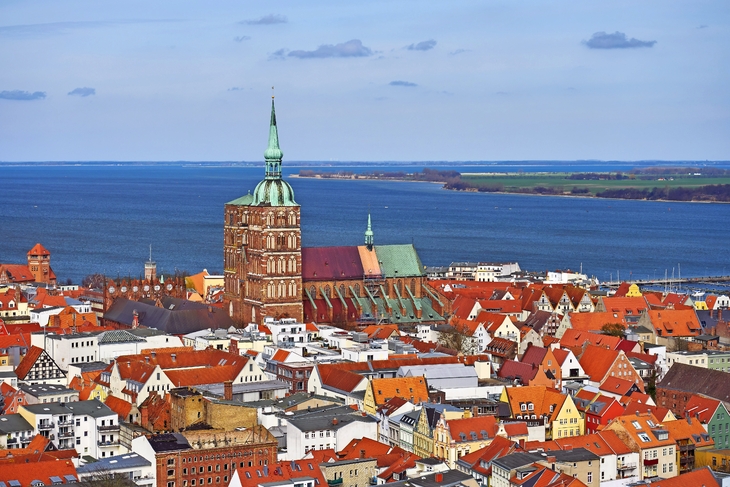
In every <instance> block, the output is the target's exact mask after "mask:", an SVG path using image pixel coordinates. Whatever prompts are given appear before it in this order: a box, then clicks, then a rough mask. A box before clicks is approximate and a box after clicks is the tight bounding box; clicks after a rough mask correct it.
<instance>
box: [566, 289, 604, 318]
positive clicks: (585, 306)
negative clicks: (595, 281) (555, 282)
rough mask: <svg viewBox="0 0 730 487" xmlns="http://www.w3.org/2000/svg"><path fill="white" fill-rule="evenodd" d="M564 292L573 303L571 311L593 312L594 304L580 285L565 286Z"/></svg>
mask: <svg viewBox="0 0 730 487" xmlns="http://www.w3.org/2000/svg"><path fill="white" fill-rule="evenodd" d="M565 292H566V294H567V295H568V297H569V298H570V302H571V304H572V305H573V311H574V312H577V313H593V312H594V311H595V310H596V304H595V303H594V302H593V297H592V296H591V294H590V293H589V292H588V291H586V290H585V289H583V288H581V287H575V286H565Z"/></svg>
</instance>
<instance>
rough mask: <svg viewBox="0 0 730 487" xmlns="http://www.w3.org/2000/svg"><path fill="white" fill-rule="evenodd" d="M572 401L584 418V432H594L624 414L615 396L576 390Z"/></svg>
mask: <svg viewBox="0 0 730 487" xmlns="http://www.w3.org/2000/svg"><path fill="white" fill-rule="evenodd" d="M573 401H575V406H576V407H577V408H578V411H580V412H581V413H582V414H583V417H584V419H585V423H586V434H591V433H596V432H597V431H599V430H601V429H603V427H604V426H605V425H607V424H608V422H609V421H610V420H612V419H613V418H615V417H616V416H621V415H622V414H624V407H623V405H622V404H621V403H620V402H619V401H618V400H617V399H616V398H614V397H610V396H604V395H602V394H601V393H598V392H592V391H589V390H587V389H581V390H580V391H578V393H577V394H576V395H575V396H574V397H573Z"/></svg>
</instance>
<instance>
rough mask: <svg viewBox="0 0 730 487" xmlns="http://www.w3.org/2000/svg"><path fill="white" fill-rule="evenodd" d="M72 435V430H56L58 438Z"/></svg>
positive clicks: (71, 436)
mask: <svg viewBox="0 0 730 487" xmlns="http://www.w3.org/2000/svg"><path fill="white" fill-rule="evenodd" d="M73 437H74V432H73V430H68V431H59V432H58V438H59V439H61V438H73Z"/></svg>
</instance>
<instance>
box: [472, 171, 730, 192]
mask: <svg viewBox="0 0 730 487" xmlns="http://www.w3.org/2000/svg"><path fill="white" fill-rule="evenodd" d="M570 174H572V173H505V174H478V173H462V175H461V180H462V181H464V182H466V183H468V184H471V185H474V186H477V187H479V186H491V187H494V186H501V187H503V189H502V191H505V192H520V191H521V190H522V191H525V190H527V191H529V190H532V189H534V188H540V187H543V188H553V189H555V190H557V191H559V192H568V193H569V192H571V190H573V188H579V189H583V188H585V189H587V190H588V193H590V194H596V193H598V192H601V191H605V190H607V189H627V188H635V189H639V190H643V189H651V188H680V187H681V188H697V187H700V186H707V185H710V184H730V177H702V176H670V177H667V178H665V179H660V178H659V177H656V178H652V179H638V178H636V179H619V180H615V179H611V180H609V179H605V180H585V179H568V176H570Z"/></svg>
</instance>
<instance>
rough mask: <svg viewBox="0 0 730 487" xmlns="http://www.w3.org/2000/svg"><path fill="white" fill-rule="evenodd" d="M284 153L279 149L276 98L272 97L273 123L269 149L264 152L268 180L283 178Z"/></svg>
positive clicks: (270, 130) (270, 131)
mask: <svg viewBox="0 0 730 487" xmlns="http://www.w3.org/2000/svg"><path fill="white" fill-rule="evenodd" d="M283 156H284V153H283V152H282V151H281V149H280V148H279V131H278V130H277V129H276V110H274V97H273V96H272V97H271V123H270V125H269V147H268V148H267V149H266V151H265V152H264V159H266V178H267V179H279V178H281V158H282V157H283Z"/></svg>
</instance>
